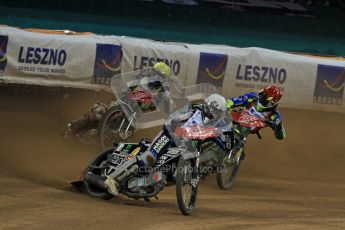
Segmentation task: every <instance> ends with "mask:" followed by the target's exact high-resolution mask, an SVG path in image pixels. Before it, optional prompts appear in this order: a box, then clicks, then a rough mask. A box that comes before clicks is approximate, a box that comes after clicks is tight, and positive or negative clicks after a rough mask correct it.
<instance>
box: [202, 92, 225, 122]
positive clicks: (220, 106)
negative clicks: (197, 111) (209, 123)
mask: <svg viewBox="0 0 345 230" xmlns="http://www.w3.org/2000/svg"><path fill="white" fill-rule="evenodd" d="M225 111H226V100H225V98H224V97H223V96H222V95H220V94H218V93H214V94H211V95H210V96H208V97H207V98H206V99H205V105H204V112H205V113H206V114H205V116H207V117H209V118H210V119H218V118H219V117H220V116H221V115H222V114H223V113H224V112H225Z"/></svg>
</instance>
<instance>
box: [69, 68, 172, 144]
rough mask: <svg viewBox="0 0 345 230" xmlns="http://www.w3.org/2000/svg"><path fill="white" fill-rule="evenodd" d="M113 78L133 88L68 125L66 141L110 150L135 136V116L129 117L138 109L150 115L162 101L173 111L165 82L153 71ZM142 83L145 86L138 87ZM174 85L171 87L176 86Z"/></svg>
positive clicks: (131, 73)
mask: <svg viewBox="0 0 345 230" xmlns="http://www.w3.org/2000/svg"><path fill="white" fill-rule="evenodd" d="M114 78H118V79H122V78H125V79H132V82H131V84H132V85H130V86H128V87H127V86H126V89H127V91H126V92H122V93H121V94H118V95H116V96H117V97H116V98H117V100H116V101H113V102H111V103H110V104H103V103H98V102H97V103H96V104H95V105H93V106H92V107H91V108H90V110H89V111H88V112H87V113H85V114H84V115H83V116H82V117H80V118H79V119H76V120H74V121H72V122H70V123H68V124H67V127H66V131H65V134H64V137H65V138H66V139H68V138H70V137H72V138H75V139H77V140H79V141H80V142H82V143H84V144H95V143H99V144H100V146H101V148H102V149H108V148H110V147H112V146H113V144H114V143H119V142H121V141H127V140H128V138H129V137H131V136H132V135H133V132H134V129H135V127H134V126H133V119H134V116H129V117H128V116H126V114H131V113H133V112H134V111H135V110H136V108H135V107H140V109H141V110H142V111H144V112H150V111H152V110H155V104H156V103H157V102H158V101H162V100H163V101H165V102H166V105H167V106H168V107H169V108H167V109H170V110H172V109H173V105H171V104H170V98H169V94H168V93H167V92H166V91H167V87H164V86H163V85H162V80H161V79H159V77H158V76H157V72H155V71H154V70H153V69H152V68H147V69H141V70H136V71H132V72H128V73H122V74H119V75H116V76H114ZM141 81H142V82H143V84H139V83H140V82H141ZM172 81H173V80H170V82H168V83H170V84H171V83H172V84H176V83H175V82H172ZM143 86H145V87H143ZM155 95H156V96H155ZM157 95H159V96H157ZM128 99H129V100H128ZM127 102H128V103H127Z"/></svg>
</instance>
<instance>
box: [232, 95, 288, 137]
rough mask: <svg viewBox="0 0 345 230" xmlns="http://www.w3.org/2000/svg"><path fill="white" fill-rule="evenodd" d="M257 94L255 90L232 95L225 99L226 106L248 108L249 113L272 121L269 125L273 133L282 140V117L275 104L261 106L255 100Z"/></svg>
mask: <svg viewBox="0 0 345 230" xmlns="http://www.w3.org/2000/svg"><path fill="white" fill-rule="evenodd" d="M258 100H259V96H258V94H257V93H255V92H250V93H245V94H243V95H240V96H238V97H233V98H230V99H229V100H227V105H226V107H227V108H228V109H231V108H233V107H243V108H245V109H248V110H249V113H251V114H253V115H255V116H258V117H260V118H262V119H266V120H269V121H272V122H273V124H271V123H270V124H269V126H270V127H271V128H272V130H273V131H274V135H275V137H276V138H277V139H278V140H283V139H284V138H285V137H286V132H285V129H284V126H283V124H282V119H281V115H280V112H279V110H278V108H277V106H275V107H273V108H269V109H268V108H263V107H261V106H260V105H259V104H258V103H257V102H258Z"/></svg>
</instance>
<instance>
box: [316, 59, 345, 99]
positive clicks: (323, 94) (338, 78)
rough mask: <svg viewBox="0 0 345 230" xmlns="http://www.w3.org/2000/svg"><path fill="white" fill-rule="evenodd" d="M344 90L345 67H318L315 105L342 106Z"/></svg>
mask: <svg viewBox="0 0 345 230" xmlns="http://www.w3.org/2000/svg"><path fill="white" fill-rule="evenodd" d="M344 88H345V67H343V66H329V65H321V64H319V65H318V67H317V76H316V84H315V91H314V103H317V104H334V105H342V101H343V96H344Z"/></svg>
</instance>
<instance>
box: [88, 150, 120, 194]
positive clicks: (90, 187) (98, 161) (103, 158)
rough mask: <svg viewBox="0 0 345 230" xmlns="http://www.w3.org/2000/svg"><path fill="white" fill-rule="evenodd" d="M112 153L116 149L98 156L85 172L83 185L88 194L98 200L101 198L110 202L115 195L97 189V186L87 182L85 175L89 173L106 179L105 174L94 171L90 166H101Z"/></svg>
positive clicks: (98, 170)
mask: <svg viewBox="0 0 345 230" xmlns="http://www.w3.org/2000/svg"><path fill="white" fill-rule="evenodd" d="M112 152H114V148H111V149H108V150H106V151H104V152H103V153H101V154H100V155H98V156H97V157H96V159H95V160H93V161H92V162H91V164H90V165H89V166H88V167H87V168H86V170H85V172H84V180H83V183H84V186H85V189H86V191H87V193H88V194H89V195H91V196H93V197H97V198H101V199H105V200H108V199H110V198H112V197H113V195H111V194H110V193H108V191H106V190H103V189H101V188H99V187H97V186H96V185H94V184H92V183H91V182H89V181H87V180H85V175H86V174H87V173H92V174H94V175H95V176H99V177H104V175H103V172H102V171H101V170H100V169H93V168H92V167H90V166H96V167H99V166H101V165H102V164H103V163H104V162H105V161H106V160H107V158H108V155H109V154H111V153H112ZM104 180H105V177H104Z"/></svg>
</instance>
